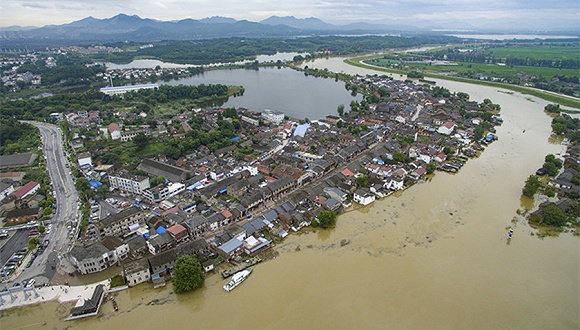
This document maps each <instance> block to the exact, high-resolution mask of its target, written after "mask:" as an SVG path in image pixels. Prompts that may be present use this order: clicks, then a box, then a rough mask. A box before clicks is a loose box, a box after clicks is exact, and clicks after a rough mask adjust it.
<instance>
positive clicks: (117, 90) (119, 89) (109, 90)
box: [100, 84, 159, 95]
mask: <svg viewBox="0 0 580 330" xmlns="http://www.w3.org/2000/svg"><path fill="white" fill-rule="evenodd" d="M155 88H159V85H158V84H141V85H130V86H116V87H103V88H101V90H100V91H101V93H105V94H107V95H120V94H125V93H127V92H132V91H137V90H140V89H155Z"/></svg>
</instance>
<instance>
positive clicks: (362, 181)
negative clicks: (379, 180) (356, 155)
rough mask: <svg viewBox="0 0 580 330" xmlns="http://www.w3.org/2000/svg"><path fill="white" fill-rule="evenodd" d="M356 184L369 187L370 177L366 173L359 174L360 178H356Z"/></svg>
mask: <svg viewBox="0 0 580 330" xmlns="http://www.w3.org/2000/svg"><path fill="white" fill-rule="evenodd" d="M356 184H357V185H358V186H359V187H365V188H368V186H369V177H368V176H367V175H366V174H365V175H361V176H359V177H358V178H356Z"/></svg>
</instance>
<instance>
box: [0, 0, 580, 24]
mask: <svg viewBox="0 0 580 330" xmlns="http://www.w3.org/2000/svg"><path fill="white" fill-rule="evenodd" d="M579 12H580V1H579V0H552V1H548V0H285V1H278V0H244V1H239V0H92V1H91V0H0V26H10V25H20V26H44V25H49V24H63V23H69V22H72V21H75V20H79V19H82V18H85V17H87V16H93V17H96V18H108V17H112V16H114V15H116V14H118V13H125V14H128V15H139V16H141V17H142V18H153V19H158V20H179V19H184V18H194V19H201V18H205V17H211V16H225V17H231V18H235V19H238V20H240V19H247V20H249V21H260V20H263V19H265V18H268V17H270V16H272V15H276V16H290V15H292V16H295V17H298V18H306V17H317V18H320V19H322V20H324V21H326V22H328V23H335V24H336V23H348V22H356V21H382V22H383V23H389V21H394V20H396V21H397V23H401V22H407V23H408V24H411V25H412V24H413V21H416V20H432V21H433V20H434V21H440V20H477V19H494V18H500V19H510V20H521V19H526V20H543V21H544V22H545V21H546V20H549V21H554V22H557V21H558V20H572V21H574V20H576V21H579V22H580V14H579ZM528 22H529V21H528Z"/></svg>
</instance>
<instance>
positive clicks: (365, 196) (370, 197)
mask: <svg viewBox="0 0 580 330" xmlns="http://www.w3.org/2000/svg"><path fill="white" fill-rule="evenodd" d="M353 200H354V201H355V202H357V203H359V204H362V205H369V204H370V203H372V202H374V201H375V195H374V194H372V193H371V191H370V190H368V189H365V188H359V189H357V190H356V191H355V192H354V195H353Z"/></svg>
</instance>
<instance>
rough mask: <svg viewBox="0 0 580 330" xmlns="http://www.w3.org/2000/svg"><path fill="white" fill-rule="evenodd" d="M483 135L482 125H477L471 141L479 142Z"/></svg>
mask: <svg viewBox="0 0 580 330" xmlns="http://www.w3.org/2000/svg"><path fill="white" fill-rule="evenodd" d="M483 133H485V128H483V126H482V125H478V126H477V127H476V128H475V130H474V131H473V139H474V140H476V141H477V140H481V139H482V138H483Z"/></svg>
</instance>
